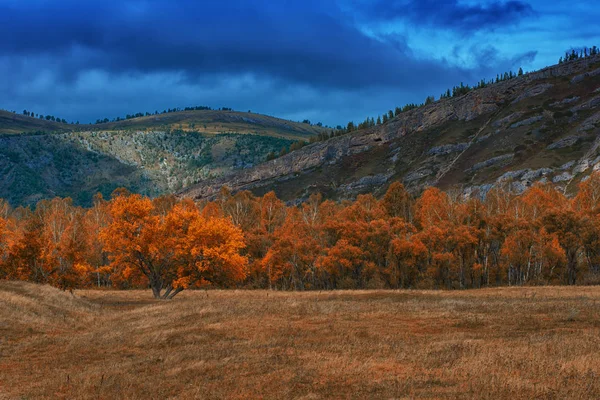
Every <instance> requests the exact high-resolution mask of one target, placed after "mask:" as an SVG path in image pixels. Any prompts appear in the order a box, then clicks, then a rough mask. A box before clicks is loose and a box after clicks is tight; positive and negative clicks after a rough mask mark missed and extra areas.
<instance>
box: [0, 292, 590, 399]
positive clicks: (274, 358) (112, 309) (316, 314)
mask: <svg viewBox="0 0 600 400" xmlns="http://www.w3.org/2000/svg"><path fill="white" fill-rule="evenodd" d="M0 323H1V325H0V339H1V341H0V356H1V357H0V391H1V392H2V395H0V398H9V399H12V398H16V399H37V398H48V399H50V398H65V399H77V398H83V399H121V398H123V399H125V398H126V399H151V398H160V399H169V398H173V399H175V398H177V399H187V398H192V399H193V398H277V399H284V398H285V399H287V398H298V399H320V398H429V399H434V398H450V399H455V398H458V399H471V398H483V399H509V398H510V399H532V398H540V399H567V398H568V399H597V398H600V379H599V376H598V375H599V374H600V287H576V288H573V287H570V288H568V287H543V288H503V289H486V290H479V291H464V292H434V291H399V292H398V291H355V292H322V293H319V292H309V293H280V292H270V293H268V292H266V291H210V292H199V291H198V292H184V293H182V294H181V296H180V297H177V298H176V299H175V300H173V301H170V302H157V301H153V300H151V299H150V293H149V292H147V291H130V292H117V291H78V292H76V293H75V295H71V294H69V293H64V292H60V291H57V290H55V289H52V288H49V287H44V286H35V285H31V284H27V283H13V282H7V283H0Z"/></svg>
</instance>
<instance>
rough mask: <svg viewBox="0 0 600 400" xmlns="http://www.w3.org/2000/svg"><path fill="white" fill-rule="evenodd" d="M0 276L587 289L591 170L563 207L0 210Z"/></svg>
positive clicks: (547, 195)
mask: <svg viewBox="0 0 600 400" xmlns="http://www.w3.org/2000/svg"><path fill="white" fill-rule="evenodd" d="M0 278H3V279H22V280H28V281H32V282H39V283H49V284H52V285H55V286H58V287H60V288H63V289H74V288H83V287H93V286H102V287H104V286H110V287H116V288H122V289H126V288H148V287H149V288H151V289H152V292H153V294H154V296H155V297H156V298H172V297H173V296H175V295H176V294H177V293H179V292H180V291H181V290H184V289H185V288H193V287H204V286H206V285H209V286H212V287H223V288H231V287H245V288H263V289H266V288H269V289H279V290H310V289H319V290H329V289H362V288H390V289H397V288H420V289H424V288H438V289H465V288H481V287H488V286H503V285H537V284H567V285H572V284H586V283H599V282H600V174H598V173H595V174H593V175H592V176H591V177H590V178H589V179H588V180H586V181H585V182H583V183H581V184H580V186H579V191H578V193H577V195H575V196H574V197H572V198H569V197H566V196H565V195H564V194H563V192H562V191H559V190H557V189H556V188H555V187H553V186H551V185H549V184H545V185H535V186H533V187H532V188H530V189H529V190H527V191H526V192H525V193H524V194H522V195H514V194H512V193H511V192H510V190H506V189H504V188H502V187H496V188H494V189H492V190H491V191H490V192H488V194H487V195H486V197H485V199H483V200H482V199H480V198H477V197H471V198H466V197H464V196H463V195H460V194H458V192H456V193H455V192H444V191H441V190H439V189H437V188H434V187H431V188H428V189H426V190H425V191H424V192H423V193H422V194H421V196H419V197H418V198H413V196H411V195H410V194H409V193H408V192H407V191H406V190H405V188H404V187H403V185H402V184H400V183H397V182H396V183H393V184H392V185H391V186H390V187H389V189H388V190H387V192H386V193H385V195H384V196H383V197H382V198H380V199H377V198H375V197H374V196H373V195H371V194H367V195H360V196H358V198H357V199H356V200H355V201H341V202H335V201H332V200H323V198H322V197H321V196H320V195H318V194H315V195H312V196H311V197H310V198H309V199H308V200H307V201H305V202H304V203H303V204H301V205H299V206H286V205H285V203H284V202H283V201H281V200H280V199H278V198H277V196H276V195H275V193H273V192H270V193H267V194H265V195H264V196H262V197H257V196H254V195H252V194H251V193H250V192H247V191H244V192H239V193H236V194H232V193H231V192H230V191H229V190H228V189H226V188H223V189H222V190H221V192H220V193H219V195H218V197H217V198H216V199H215V200H213V201H201V202H199V203H194V202H192V201H191V200H189V199H187V200H180V199H177V198H175V197H174V196H163V197H159V198H156V199H149V198H146V197H143V196H140V195H137V194H131V193H128V192H127V191H126V190H124V189H119V190H117V191H115V192H114V193H113V195H112V197H111V199H109V200H105V199H103V198H102V197H101V196H100V195H98V196H97V197H96V198H95V201H94V205H93V206H92V207H91V208H88V209H84V208H81V207H76V206H74V205H73V203H72V201H71V200H70V199H63V198H55V199H53V200H42V201H40V202H38V203H37V206H36V207H35V208H33V209H32V208H24V207H18V208H15V209H12V208H11V207H10V206H9V205H8V203H6V202H1V203H0Z"/></svg>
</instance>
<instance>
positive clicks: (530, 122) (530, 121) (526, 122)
mask: <svg viewBox="0 0 600 400" xmlns="http://www.w3.org/2000/svg"><path fill="white" fill-rule="evenodd" d="M542 119H544V116H543V115H536V116H535V117H531V118H527V119H524V120H523V121H519V122H515V123H514V124H512V125H511V126H510V127H511V128H512V129H515V128H519V127H521V126H527V125H533V124H535V123H536V122H539V121H541V120H542Z"/></svg>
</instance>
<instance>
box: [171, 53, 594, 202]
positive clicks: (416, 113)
mask: <svg viewBox="0 0 600 400" xmlns="http://www.w3.org/2000/svg"><path fill="white" fill-rule="evenodd" d="M598 66H600V56H595V57H590V58H586V59H583V60H578V61H574V62H568V63H564V64H561V65H557V66H553V67H549V68H546V69H544V70H541V71H537V72H534V73H529V74H526V75H524V76H522V77H518V78H515V79H511V80H508V81H505V82H500V83H497V84H493V85H490V86H488V87H486V88H483V89H478V90H474V91H471V92H469V93H467V94H466V95H463V96H460V97H455V98H450V99H444V100H441V101H437V102H434V103H432V104H429V105H427V106H423V107H420V108H417V109H414V110H411V111H408V112H405V113H402V114H400V115H399V116H398V117H396V118H394V119H392V120H391V121H389V122H388V123H386V124H384V125H381V126H377V127H374V128H370V129H366V130H361V131H357V132H353V133H351V134H347V135H344V136H340V137H335V138H332V139H329V140H327V141H325V142H320V143H315V144H311V145H309V146H305V147H304V148H302V149H300V150H297V151H294V152H292V153H290V154H288V155H286V156H284V157H281V158H279V159H276V160H273V161H270V162H267V163H263V164H260V165H257V166H255V167H253V168H250V169H247V170H243V171H237V172H235V173H232V174H230V175H228V176H224V177H222V178H219V179H212V180H207V181H206V182H203V183H201V184H199V185H197V186H195V187H192V188H190V189H188V190H186V191H184V192H183V193H182V195H183V196H188V197H192V198H196V199H199V198H211V197H213V196H214V195H215V194H216V193H217V192H218V190H219V189H220V188H221V186H223V185H227V186H229V187H230V188H231V189H232V190H234V191H236V190H245V189H251V190H253V189H257V190H258V189H260V190H263V191H264V190H267V189H275V190H276V191H278V190H280V188H281V190H284V189H285V188H287V189H285V190H291V189H290V188H294V182H300V181H301V182H303V183H302V184H298V185H304V186H306V185H307V182H310V186H315V187H316V188H317V190H328V191H330V192H334V193H337V194H338V195H339V196H340V197H346V196H349V195H352V194H353V193H357V192H360V191H361V190H363V189H364V188H366V187H377V186H380V187H381V188H384V187H385V185H387V184H388V183H389V182H390V181H392V180H401V181H403V182H404V184H405V185H406V186H407V187H408V188H409V190H413V191H419V190H422V188H423V187H424V186H425V185H429V184H435V185H439V186H441V187H447V186H451V185H455V184H465V187H466V184H468V185H469V186H468V187H472V188H479V187H484V185H488V184H494V183H495V182H496V181H503V180H504V181H513V183H512V184H514V186H515V187H517V188H521V189H523V190H524V188H526V187H527V186H528V185H529V184H531V182H534V181H539V180H545V179H549V178H550V177H552V175H553V174H554V173H555V172H556V171H558V169H557V167H556V162H559V163H560V164H559V165H562V164H564V163H565V162H567V161H570V159H566V160H565V159H564V158H565V157H569V155H568V153H565V152H568V151H571V150H569V147H570V146H573V145H575V144H577V145H578V146H583V148H582V150H585V146H589V145H591V144H590V141H589V140H587V139H585V140H583V138H587V137H588V136H589V132H586V133H585V134H581V133H578V131H577V128H578V127H579V126H582V127H583V126H585V127H586V129H588V128H590V129H591V127H595V124H596V123H597V121H598V120H597V118H596V117H593V118H590V117H588V116H587V115H586V114H583V115H586V119H585V120H584V121H583V122H581V120H582V118H581V117H578V116H573V119H572V120H569V121H567V120H566V119H565V118H553V117H552V116H553V114H554V113H555V112H556V111H557V109H556V108H559V107H563V106H566V105H570V104H576V106H575V108H576V110H581V111H579V112H581V113H583V111H585V112H589V111H587V110H590V109H592V108H593V107H596V106H597V102H596V101H597V100H596V97H597V96H596V97H595V96H594V95H593V94H592V93H593V91H592V90H591V89H587V88H588V87H590V86H592V88H593V87H597V86H598V85H599V84H600V81H598V77H597V76H600V74H599V73H596V71H597V70H600V68H598ZM576 75H577V76H579V75H582V76H583V77H582V78H578V79H576V80H575V81H574V82H573V84H571V85H568V89H564V86H565V85H564V78H565V77H566V78H568V80H569V81H573V79H572V78H575V77H576ZM581 82H590V83H585V84H583V83H581ZM586 85H587V86H586ZM560 99H562V100H560ZM547 105H549V106H550V107H555V108H554V109H548V108H547V107H548V106H547ZM532 114H533V116H532ZM522 118H524V119H522ZM521 119H522V120H521ZM541 121H544V124H543V125H542V126H537V127H536V129H533V130H529V131H528V130H527V127H529V126H530V125H534V124H538V123H539V122H541ZM559 149H560V152H556V151H554V152H552V151H553V150H559ZM562 149H564V150H562ZM595 151H596V149H594V152H595ZM545 152H548V154H546V153H545ZM496 154H502V155H500V156H496ZM577 157H581V153H578V154H577ZM593 157H596V154H595V153H594V155H593ZM532 158H535V159H536V160H537V161H536V163H535V165H532V166H530V165H528V163H529V160H530V159H532ZM552 163H554V164H552ZM577 165H579V164H577ZM569 168H573V166H571V167H569ZM473 172H476V173H475V174H473ZM562 172H568V173H569V174H571V175H573V173H572V172H573V171H570V170H569V171H567V170H564V171H562ZM473 179H475V180H476V181H477V180H478V182H472V180H473ZM560 182H562V181H560ZM298 185H296V186H298ZM319 185H320V186H319ZM278 194H279V193H278ZM288 196H289V197H290V198H294V197H293V196H295V195H294V194H293V193H292V194H290V195H288ZM284 197H285V195H284Z"/></svg>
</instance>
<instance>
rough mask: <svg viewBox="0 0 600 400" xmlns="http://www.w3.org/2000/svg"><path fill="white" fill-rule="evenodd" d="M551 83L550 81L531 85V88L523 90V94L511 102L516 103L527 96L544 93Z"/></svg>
mask: <svg viewBox="0 0 600 400" xmlns="http://www.w3.org/2000/svg"><path fill="white" fill-rule="evenodd" d="M552 86H553V85H552V84H550V83H542V84H541V85H536V86H534V87H532V88H531V89H527V90H525V92H524V93H523V94H521V95H520V96H519V97H517V98H516V99H514V100H513V102H512V103H513V104H515V103H518V102H519V101H521V100H524V99H526V98H528V97H534V96H539V95H540V94H542V93H544V92H545V91H546V90H548V89H550V88H551V87H552Z"/></svg>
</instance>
